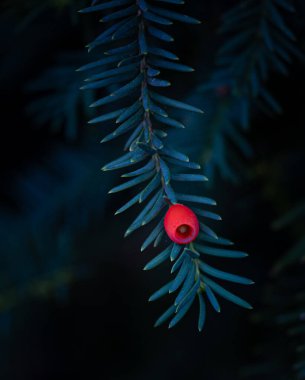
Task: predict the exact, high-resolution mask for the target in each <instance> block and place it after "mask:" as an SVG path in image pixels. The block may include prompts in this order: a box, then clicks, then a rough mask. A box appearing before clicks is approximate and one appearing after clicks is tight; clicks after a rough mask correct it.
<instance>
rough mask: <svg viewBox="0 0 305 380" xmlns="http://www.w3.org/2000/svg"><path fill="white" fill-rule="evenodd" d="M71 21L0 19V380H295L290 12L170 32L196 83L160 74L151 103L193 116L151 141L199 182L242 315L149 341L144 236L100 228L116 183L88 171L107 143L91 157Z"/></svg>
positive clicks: (299, 131) (201, 6) (94, 137)
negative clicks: (227, 252)
mask: <svg viewBox="0 0 305 380" xmlns="http://www.w3.org/2000/svg"><path fill="white" fill-rule="evenodd" d="M87 5H88V2H86V1H84V0H74V1H72V0H48V1H47V0H43V1H41V0H28V1H26V2H24V1H21V0H3V1H2V2H1V5H0V9H1V16H0V31H1V32H0V39H1V61H0V88H1V124H2V138H1V150H0V154H1V160H0V165H1V174H0V181H1V201H0V234H1V236H0V248H1V251H0V378H1V379H3V380H15V379H18V380H19V379H22V380H27V379H31V380H35V379H44V380H48V379H55V378H56V379H58V378H63V376H65V379H78V378H83V379H89V378H92V377H93V376H94V378H95V379H109V380H110V379H111V380H121V379H122V380H123V379H124V380H125V379H133V380H140V379H141V380H142V379H145V380H150V379H151V380H152V379H156V378H158V379H160V380H163V379H164V380H165V379H166V380H167V379H175V380H180V379H200V378H206V379H209V380H233V379H234V380H236V379H261V380H263V379H269V380H271V379H272V380H273V379H276V380H282V379H283V380H288V379H289V380H291V379H296V380H299V379H305V275H304V262H305V196H304V192H305V180H304V179H305V171H304V167H305V149H304V148H305V128H304V127H305V113H304V90H305V71H304V64H305V60H304V55H303V53H304V43H305V27H304V26H305V24H304V17H305V4H304V2H303V0H295V1H292V0H259V1H245V0H240V1H235V0H234V1H233V0H232V1H231V0H217V1H213V2H208V1H196V0H188V1H186V4H185V6H183V12H185V13H187V14H190V15H192V16H195V17H197V18H199V19H201V20H203V23H202V24H201V25H199V26H188V25H187V26H185V25H176V24H175V26H174V28H173V31H172V33H174V35H175V42H174V43H173V46H172V47H171V50H172V51H174V52H176V53H177V54H178V55H179V56H180V57H181V60H182V62H183V63H186V64H188V65H191V66H193V67H195V69H196V71H195V72H194V73H191V74H181V73H177V74H172V73H169V74H168V75H167V77H168V78H169V79H170V81H171V82H172V84H173V86H172V87H171V88H170V89H169V90H168V94H173V95H174V96H175V97H177V98H180V99H184V100H186V101H188V102H190V103H192V104H194V105H197V106H199V107H200V108H202V109H204V110H205V114H204V115H203V116H194V115H191V114H184V113H180V114H179V115H178V117H179V118H180V119H181V120H183V121H184V122H185V123H186V125H187V129H186V130H184V131H182V132H179V133H178V132H175V134H173V133H171V135H170V137H169V138H170V139H172V141H175V144H176V146H179V145H180V146H182V147H183V150H184V151H185V152H186V153H188V154H189V155H190V157H191V158H192V160H195V161H200V162H201V163H202V164H203V167H204V171H205V172H206V173H207V175H208V176H209V177H210V182H209V184H208V185H207V186H206V188H205V190H204V192H205V194H207V195H211V196H212V197H214V198H215V199H216V200H217V202H218V205H219V206H218V210H217V211H219V213H220V214H221V215H222V216H223V222H221V223H219V224H218V225H217V231H219V232H220V233H221V234H222V235H224V236H225V237H228V238H230V239H232V240H234V241H235V242H236V247H237V248H239V249H242V250H244V251H247V252H249V254H250V256H249V258H248V259H246V260H240V262H234V263H233V264H232V263H230V264H227V263H222V265H223V267H225V266H227V267H228V266H229V267H230V268H228V269H232V270H233V272H235V273H241V274H242V275H245V276H247V277H251V278H253V279H254V281H255V282H256V285H255V286H253V287H252V288H247V289H239V288H238V287H237V288H236V289H234V286H233V287H232V289H233V290H235V291H238V292H239V294H241V295H242V296H243V297H244V298H246V299H247V300H248V301H249V302H251V303H252V304H253V305H254V311H253V312H247V311H244V310H242V309H239V308H238V307H236V306H234V305H233V304H230V303H229V302H226V301H224V302H223V305H222V306H223V307H222V313H221V314H220V315H218V314H217V315H216V313H214V312H213V310H209V313H208V320H207V324H206V327H205V330H204V331H203V333H202V334H199V333H198V331H197V328H196V316H197V310H195V308H194V310H192V312H191V313H189V315H188V316H187V317H186V318H185V319H184V320H183V321H182V323H181V324H179V325H178V326H177V327H176V328H174V329H173V330H169V331H168V329H167V328H166V327H161V328H159V329H154V328H153V327H152V326H153V323H154V321H155V319H156V318H157V316H159V315H160V313H161V311H162V310H163V309H164V308H165V307H166V305H167V300H166V299H165V300H163V299H162V301H160V302H158V303H156V304H148V302H147V299H148V297H149V295H150V294H151V293H152V292H153V291H154V290H155V289H157V288H158V287H159V285H160V286H161V285H162V284H163V283H164V282H166V280H167V279H168V276H169V268H168V267H167V266H166V265H164V266H163V267H162V268H160V269H157V270H155V271H153V273H144V272H143V270H142V268H143V266H144V264H145V263H146V262H147V261H148V260H149V258H151V257H152V256H153V254H154V252H153V251H152V250H151V251H149V252H148V253H144V254H140V250H139V247H140V244H141V242H142V241H143V238H144V236H145V235H144V233H146V231H144V232H143V231H140V232H138V233H137V234H135V235H134V236H133V235H132V236H131V237H129V238H127V239H124V238H123V234H124V231H125V229H126V227H127V226H128V223H129V222H130V221H131V220H132V218H133V217H134V216H135V212H136V210H135V211H134V210H132V211H130V212H128V213H126V215H120V216H116V217H115V216H113V213H114V211H115V210H116V209H117V208H118V207H119V206H120V205H122V204H123V203H124V200H126V199H127V194H126V192H124V193H123V194H121V193H120V194H119V195H109V196H108V195H107V192H108V190H109V189H110V188H111V187H112V186H113V185H114V184H117V183H118V182H119V181H120V173H119V172H113V173H109V172H107V173H106V174H105V173H103V174H102V173H101V172H100V168H101V167H102V166H103V165H104V164H105V163H106V162H108V161H110V160H112V159H114V158H115V157H116V156H118V155H119V152H120V151H121V149H122V142H121V140H118V141H116V140H115V142H114V143H111V144H109V145H107V144H106V145H102V146H101V145H100V144H99V141H100V139H101V137H102V136H104V135H105V134H106V132H108V130H109V128H108V126H106V127H105V126H92V125H88V124H87V122H86V121H87V120H88V119H89V118H91V117H92V116H94V115H95V114H94V112H93V111H92V109H89V108H88V105H89V104H90V103H92V101H93V100H94V99H95V97H96V96H97V94H96V93H94V92H90V91H87V92H82V91H80V90H79V88H80V87H81V85H82V81H83V79H84V77H83V75H82V73H80V72H76V71H75V70H76V69H77V68H78V67H79V66H81V65H83V64H85V63H87V62H90V61H93V60H94V59H96V57H98V56H99V53H100V52H99V51H93V52H91V53H90V54H89V55H88V52H87V50H86V49H85V48H84V46H85V45H86V44H87V43H88V42H89V41H90V40H92V39H93V38H94V36H95V35H96V34H97V33H98V31H100V30H101V29H102V26H101V24H99V23H98V22H97V20H96V17H91V16H87V15H86V16H84V15H80V14H78V13H77V10H79V9H81V8H82V7H84V6H87ZM236 7H237V8H236ZM292 7H294V9H295V10H294V11H293V9H292ZM181 9H182V8H181ZM92 112H93V113H92ZM104 129H107V130H106V131H104ZM129 195H131V193H130V194H129Z"/></svg>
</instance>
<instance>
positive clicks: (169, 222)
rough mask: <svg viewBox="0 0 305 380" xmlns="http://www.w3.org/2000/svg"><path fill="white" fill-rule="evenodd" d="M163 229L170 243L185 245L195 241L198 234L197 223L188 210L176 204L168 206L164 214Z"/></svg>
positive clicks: (195, 217) (191, 212)
mask: <svg viewBox="0 0 305 380" xmlns="http://www.w3.org/2000/svg"><path fill="white" fill-rule="evenodd" d="M164 228H165V231H166V233H167V235H168V237H169V238H170V239H171V240H172V241H174V242H175V243H178V244H187V243H190V242H191V241H193V240H195V239H196V237H197V235H198V233H199V222H198V219H197V216H196V215H195V213H194V212H193V211H192V210H191V209H190V208H188V207H186V206H184V205H181V204H176V205H172V206H170V208H169V209H168V211H167V213H166V214H165V218H164Z"/></svg>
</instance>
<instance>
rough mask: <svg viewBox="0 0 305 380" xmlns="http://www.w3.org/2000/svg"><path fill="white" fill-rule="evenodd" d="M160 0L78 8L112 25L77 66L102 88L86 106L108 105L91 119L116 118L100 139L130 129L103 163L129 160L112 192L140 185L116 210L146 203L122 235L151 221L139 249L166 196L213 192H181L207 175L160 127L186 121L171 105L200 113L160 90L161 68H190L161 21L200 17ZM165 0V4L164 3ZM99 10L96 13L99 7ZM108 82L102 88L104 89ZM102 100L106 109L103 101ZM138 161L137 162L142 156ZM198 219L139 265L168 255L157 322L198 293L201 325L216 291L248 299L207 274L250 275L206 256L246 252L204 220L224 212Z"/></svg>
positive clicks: (183, 309)
mask: <svg viewBox="0 0 305 380" xmlns="http://www.w3.org/2000/svg"><path fill="white" fill-rule="evenodd" d="M163 2H164V3H171V4H175V5H179V4H182V3H183V2H182V1H180V0H164V1H163ZM155 3H156V5H155ZM158 3H162V1H155V2H152V1H150V2H148V1H146V0H137V1H135V0H114V1H105V2H98V1H95V2H93V4H92V6H90V7H88V8H85V9H83V10H82V11H81V13H89V12H94V13H95V12H103V14H104V11H106V14H105V15H104V16H103V17H102V19H101V21H102V22H103V23H108V22H109V23H110V26H108V25H107V27H106V28H105V29H104V30H103V32H102V33H101V34H100V35H99V36H98V37H97V38H96V39H95V40H94V41H93V42H91V43H90V44H89V45H88V47H89V51H90V50H92V49H95V48H97V47H100V46H102V47H103V52H104V55H103V57H102V58H101V59H99V60H97V61H95V62H93V63H90V64H87V65H85V66H82V67H81V68H80V69H79V71H81V72H83V71H90V72H91V73H90V75H89V77H88V79H86V82H87V84H86V85H85V86H83V89H104V88H106V93H107V94H105V93H103V94H102V97H101V98H99V99H98V100H97V101H95V102H94V103H93V104H92V105H91V107H101V106H106V107H107V111H106V110H105V111H106V112H105V111H104V113H102V114H101V115H100V116H98V117H96V118H94V119H92V120H90V121H89V123H90V124H99V123H102V122H106V121H110V120H113V121H115V130H114V131H113V132H111V133H110V134H108V135H106V136H105V137H104V138H103V139H102V141H101V142H102V143H104V142H108V141H110V140H113V139H115V138H117V137H119V136H121V135H124V134H126V133H129V136H128V138H127V140H126V141H125V144H124V150H125V152H126V153H124V154H123V155H122V156H121V157H119V158H118V159H116V160H114V161H112V162H110V163H108V164H106V165H105V166H104V167H103V170H104V171H107V170H116V169H122V168H129V167H130V166H134V165H136V169H130V170H131V171H128V172H126V173H124V174H123V175H122V177H123V178H127V181H126V182H124V183H122V184H119V185H118V186H115V187H114V188H113V189H111V190H110V193H117V192H120V191H122V190H126V189H129V188H132V187H135V186H138V185H141V188H140V190H138V192H137V194H136V195H135V196H134V197H133V198H132V199H130V200H129V201H128V202H127V203H126V204H124V205H123V206H122V207H121V208H120V209H119V210H118V211H117V212H116V214H119V213H121V212H123V211H126V210H127V209H129V208H130V207H131V206H133V205H135V204H137V203H140V204H142V203H144V202H145V206H144V207H143V208H142V210H141V212H140V213H139V215H138V216H137V217H136V219H135V220H134V221H133V222H132V223H131V225H130V226H129V227H128V229H127V231H126V234H125V236H128V235H130V234H131V233H132V232H134V231H135V230H137V229H139V228H140V227H142V226H144V225H147V224H148V223H150V222H152V221H153V222H154V223H155V225H154V228H153V229H152V231H151V232H150V234H149V235H148V236H147V238H146V240H145V241H144V243H143V245H142V247H141V251H144V250H145V249H146V248H147V247H149V246H150V245H153V246H154V247H157V246H159V244H161V243H163V240H164V239H163V236H164V227H163V218H164V213H165V211H166V208H167V205H168V204H175V203H178V202H182V203H183V204H186V205H191V206H190V207H193V206H192V205H193V204H196V205H198V206H199V207H200V206H205V207H206V206H208V207H210V206H214V205H216V202H215V201H214V200H213V199H210V198H207V197H204V196H201V195H196V194H193V193H192V194H191V193H187V194H185V193H180V192H178V190H177V188H178V186H179V185H178V184H179V182H181V181H182V182H184V183H186V182H188V183H189V184H190V186H191V185H192V187H193V183H196V182H199V183H200V182H204V181H206V180H207V179H206V177H205V176H202V175H200V174H199V175H198V174H194V173H193V170H196V169H200V166H199V165H198V164H197V163H194V162H191V161H190V160H189V158H188V157H187V156H186V155H185V154H184V153H182V152H180V151H177V150H175V148H174V147H172V146H171V145H170V144H169V143H168V142H167V140H166V137H167V132H166V130H164V128H166V129H167V128H169V127H170V128H184V125H183V124H182V123H181V122H180V121H179V120H176V119H175V118H174V117H173V116H172V111H171V110H172V109H180V110H183V111H191V112H195V113H202V111H201V110H200V109H199V108H197V107H194V106H192V105H189V104H186V103H184V102H181V101H179V100H176V99H174V98H171V97H167V96H164V95H163V94H161V93H160V92H161V88H163V87H168V86H170V83H169V82H168V81H167V80H165V79H163V78H160V73H161V71H162V69H166V70H174V71H179V72H191V71H193V69H192V68H191V67H189V66H187V65H185V64H181V63H178V62H177V60H178V57H177V56H176V55H175V54H174V53H173V52H171V51H169V50H167V49H165V48H164V47H163V44H164V42H171V41H173V37H172V36H171V35H170V34H169V33H168V32H167V31H166V32H165V31H164V30H163V27H164V26H169V25H171V24H173V22H174V21H179V22H182V23H187V24H199V21H198V20H196V19H195V18H193V17H190V16H187V15H184V14H182V13H178V12H176V11H174V10H172V8H171V7H168V8H167V7H162V4H160V6H159V4H158ZM165 5H166V4H165ZM98 14H99V13H98ZM108 88H109V89H110V90H107V89H108ZM117 101H119V106H118V107H116V108H113V109H111V110H109V109H108V105H110V104H113V103H116V102H117ZM106 107H104V109H105V108H106ZM140 163H141V164H140ZM193 210H194V212H195V213H196V214H197V216H198V218H199V219H200V220H201V223H200V229H201V232H200V234H199V237H198V238H197V240H196V241H195V242H193V243H190V244H188V245H186V246H180V245H177V244H175V243H170V244H168V243H167V245H166V246H165V248H164V249H162V251H161V253H159V254H158V255H156V256H155V257H154V259H152V260H151V261H150V262H149V263H148V264H147V265H146V266H145V268H144V270H150V269H153V268H155V267H156V266H158V265H160V264H161V263H163V262H164V261H166V260H170V261H171V262H172V263H173V265H172V270H171V272H172V274H173V279H172V280H171V281H170V282H168V283H166V284H165V285H164V286H162V287H161V288H160V289H159V290H158V291H157V292H155V293H154V294H153V295H152V296H151V297H150V301H153V300H157V299H159V298H160V297H162V296H164V295H166V294H168V293H174V292H177V293H176V297H175V300H174V303H173V304H172V305H171V306H170V307H169V309H167V310H166V311H165V313H164V314H162V315H161V317H160V318H159V319H158V320H157V322H156V324H155V326H159V325H160V324H162V323H164V322H166V321H167V320H170V322H169V328H171V327H173V326H175V325H176V324H177V323H178V322H179V321H180V320H181V319H182V318H183V317H184V315H185V314H186V313H187V312H188V310H189V309H190V307H191V306H192V305H193V303H194V301H195V299H196V298H197V299H198V303H199V318H198V329H199V330H200V331H201V330H202V328H203V326H204V323H205V317H206V301H208V302H209V303H210V304H211V305H212V307H213V308H214V309H215V310H216V311H217V312H219V311H220V306H219V302H218V299H217V297H222V298H225V299H227V300H229V301H231V302H233V303H235V304H237V305H239V306H241V307H244V308H247V309H251V306H250V305H249V304H248V303H247V302H246V301H244V300H243V299H241V298H240V297H238V296H236V295H235V294H233V293H231V292H229V291H228V290H226V289H225V288H224V287H222V286H221V285H219V284H218V283H216V282H215V281H214V280H212V279H211V277H212V278H215V279H218V280H223V281H229V282H233V283H238V284H243V285H250V284H252V283H253V282H252V281H251V280H249V279H247V278H244V277H240V276H238V275H235V274H231V273H227V272H224V271H221V270H219V269H216V268H214V267H212V266H210V265H208V264H207V263H206V258H208V257H209V256H217V257H223V258H242V257H245V256H247V255H246V254H245V253H243V252H240V251H236V250H232V249H231V248H230V246H231V245H232V243H231V242H230V241H228V240H226V239H223V238H221V237H218V236H217V235H216V233H215V232H214V231H213V230H212V229H211V228H210V227H209V226H208V225H207V224H206V220H207V219H212V220H220V219H221V218H220V217H219V216H218V215H217V214H215V213H213V212H211V211H208V210H205V209H204V210H202V209H201V208H198V209H197V208H196V209H193Z"/></svg>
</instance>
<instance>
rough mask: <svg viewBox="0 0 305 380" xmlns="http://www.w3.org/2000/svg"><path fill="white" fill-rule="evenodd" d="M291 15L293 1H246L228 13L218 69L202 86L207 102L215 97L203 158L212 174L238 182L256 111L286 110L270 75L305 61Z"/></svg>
mask: <svg viewBox="0 0 305 380" xmlns="http://www.w3.org/2000/svg"><path fill="white" fill-rule="evenodd" d="M289 14H292V15H294V17H295V7H294V1H292V0H266V1H255V0H247V1H242V2H239V3H238V4H237V5H236V6H235V7H233V8H232V9H230V10H229V11H228V12H227V13H225V14H224V16H223V18H222V24H221V27H220V36H221V37H225V38H224V41H223V43H222V44H221V46H220V48H219V50H218V52H217V55H216V67H215V69H214V71H213V73H212V74H211V78H210V79H209V80H208V81H207V82H205V83H203V84H202V85H200V86H199V87H198V90H197V91H198V93H199V95H201V97H202V102H203V103H204V102H205V100H206V98H211V97H212V99H213V101H212V104H211V105H209V106H210V109H211V111H210V112H211V114H209V117H208V118H207V119H206V124H207V125H206V127H205V130H206V133H205V140H204V141H205V145H206V146H205V151H207V150H209V151H210V153H209V154H208V155H207V154H205V155H204V157H203V162H204V163H206V164H207V166H206V172H207V175H212V174H213V172H214V170H215V169H218V170H219V171H220V173H221V175H222V176H223V177H224V178H225V179H227V180H230V181H233V182H237V181H238V180H239V177H240V172H241V170H240V169H241V166H242V165H241V162H240V161H241V160H240V158H239V156H240V154H241V155H242V156H243V157H244V158H246V159H249V158H251V157H252V156H253V152H252V147H251V145H250V144H249V143H248V141H247V137H246V135H245V132H246V131H247V130H248V129H249V126H250V117H251V113H253V110H254V109H258V110H260V111H261V112H263V113H265V114H266V115H268V116H273V115H274V114H279V113H281V112H282V110H281V106H280V104H279V103H278V101H277V100H276V99H275V97H274V96H273V95H272V94H271V93H270V91H269V90H268V86H267V82H268V79H269V77H270V75H271V74H272V73H276V74H278V75H284V76H288V74H289V67H290V65H291V63H292V62H293V60H294V59H300V60H304V55H303V54H302V53H301V51H300V50H299V49H298V47H297V46H296V37H295V33H294V31H293V30H292V28H291V27H290V25H289V21H287V19H288V17H287V16H289ZM199 123H200V121H199V120H198V124H199ZM208 145H210V146H208ZM234 147H235V148H237V152H236V149H234Z"/></svg>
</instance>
